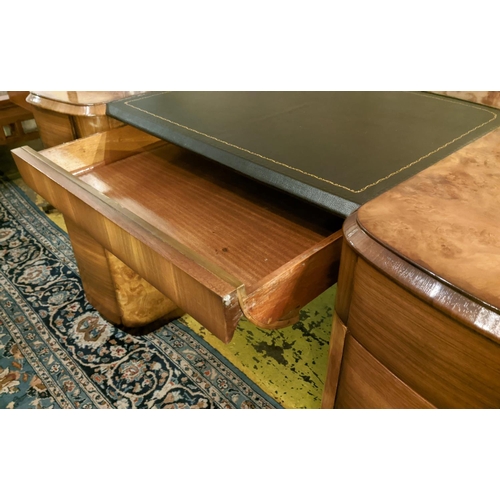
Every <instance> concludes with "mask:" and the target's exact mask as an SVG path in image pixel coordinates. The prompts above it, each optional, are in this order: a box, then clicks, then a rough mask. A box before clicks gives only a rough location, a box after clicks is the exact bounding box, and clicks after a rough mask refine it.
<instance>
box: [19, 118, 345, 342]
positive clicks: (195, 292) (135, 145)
mask: <svg viewBox="0 0 500 500" xmlns="http://www.w3.org/2000/svg"><path fill="white" fill-rule="evenodd" d="M13 154H14V157H15V159H16V163H17V165H18V168H19V170H20V172H21V175H22V176H23V178H24V180H25V182H26V183H27V184H28V185H30V187H32V188H33V189H34V190H35V191H37V192H38V193H40V195H41V196H43V197H44V198H45V199H47V200H48V201H49V202H50V203H52V204H53V205H54V206H55V207H56V208H58V209H59V210H60V211H61V212H62V213H63V214H64V216H65V218H67V219H69V220H70V221H71V223H72V224H73V225H76V226H78V228H79V229H80V230H82V231H84V232H85V233H86V234H88V235H89V237H91V238H92V239H93V240H95V242H96V243H97V244H98V245H100V246H102V248H103V249H105V250H106V251H108V252H111V253H112V254H114V255H115V256H117V257H118V258H119V259H120V260H122V261H123V262H124V263H125V264H126V265H127V266H129V267H130V268H131V269H133V270H134V271H135V272H137V273H138V274H139V275H140V276H141V277H143V278H144V279H145V280H146V281H148V282H149V283H151V284H152V285H153V286H154V287H156V288H157V289H158V290H160V291H161V292H162V293H163V294H165V295H166V296H167V297H168V298H169V299H171V300H172V301H173V302H175V304H177V305H178V306H179V307H180V308H181V309H183V310H184V311H186V312H188V313H189V314H191V315H192V316H193V317H194V318H195V319H197V320H198V321H199V322H200V323H202V324H203V325H204V326H205V327H206V328H207V329H208V330H210V331H211V332H212V333H214V334H215V335H217V336H218V337H219V338H221V339H222V340H223V341H225V342H228V341H230V340H231V338H232V335H233V332H234V329H235V327H236V324H237V322H238V320H239V319H240V317H241V315H242V314H245V315H246V316H247V317H248V319H250V320H251V321H253V322H254V323H255V324H257V325H258V326H261V327H264V328H280V327H284V326H287V325H289V324H292V323H294V322H295V321H296V320H297V319H298V313H299V310H300V309H301V308H302V307H303V306H304V305H306V304H307V303H308V302H309V301H311V300H312V299H314V298H315V297H316V296H317V295H319V294H320V293H322V292H323V291H324V290H326V289H327V288H328V287H330V286H331V285H333V284H334V283H335V282H336V279H337V273H338V265H339V260H340V250H341V239H342V232H341V231H340V228H341V225H342V222H343V221H342V219H339V218H337V217H335V216H333V215H331V214H329V213H327V212H324V211H322V210H321V209H319V208H317V207H314V206H312V205H309V204H306V203H305V202H302V201H300V200H298V199H295V198H293V197H291V196H289V195H286V194H284V193H282V192H280V191H278V190H275V189H273V188H270V187H267V186H264V185H262V184H259V183H257V182H255V181H253V180H251V179H248V178H247V177H244V176H242V175H240V174H238V173H236V172H234V171H232V170H231V169H228V168H226V167H224V166H222V165H220V164H218V163H215V162H212V161H210V160H207V159H205V158H203V157H201V156H199V155H196V154H194V153H191V152H188V151H187V150H185V149H183V148H180V147H177V146H175V145H173V144H169V143H166V142H163V141H159V140H158V139H156V138H155V137H153V136H150V135H148V134H145V133H143V132H140V131H139V130H137V129H134V128H131V127H128V126H125V127H121V128H118V129H114V130H110V131H107V132H103V133H100V134H95V135H93V136H90V137H87V138H84V139H80V140H77V141H73V142H70V143H67V144H63V145H61V146H57V147H54V148H51V149H48V150H45V151H42V152H41V153H36V152H35V151H33V150H31V149H30V148H27V147H24V148H19V149H17V150H14V151H13Z"/></svg>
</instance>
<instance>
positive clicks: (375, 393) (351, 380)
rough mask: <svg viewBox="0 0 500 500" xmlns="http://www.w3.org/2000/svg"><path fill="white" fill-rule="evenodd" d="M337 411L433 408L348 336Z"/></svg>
mask: <svg viewBox="0 0 500 500" xmlns="http://www.w3.org/2000/svg"><path fill="white" fill-rule="evenodd" d="M335 408H339V409H342V408H371V409H390V408H398V409H407V408H414V409H417V408H418V409H423V408H434V406H433V405H432V404H430V403H429V402H428V401H426V400H425V399H424V398H422V397H421V396H420V395H419V394H417V393H416V392H415V391H413V390H412V389H410V387H408V386H407V385H406V384H405V383H404V382H402V381H401V380H400V379H398V378H397V377H396V376H394V374H393V373H391V372H390V371H389V370H388V369H387V368H386V367H385V366H384V365H383V364H382V363H380V362H379V361H377V360H376V359H375V358H374V357H373V356H372V355H371V354H370V353H369V352H368V351H367V350H366V349H364V348H363V346H362V345H361V344H360V343H359V342H357V341H356V340H354V338H353V337H352V336H351V335H348V336H347V338H346V341H345V348H344V356H343V363H342V375H341V377H340V381H339V390H338V394H337V397H336V401H335Z"/></svg>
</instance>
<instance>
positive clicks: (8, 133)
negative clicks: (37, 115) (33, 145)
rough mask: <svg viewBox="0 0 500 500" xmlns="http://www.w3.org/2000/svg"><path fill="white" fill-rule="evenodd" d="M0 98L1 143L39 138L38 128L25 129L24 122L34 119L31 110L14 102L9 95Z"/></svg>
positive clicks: (13, 142)
mask: <svg viewBox="0 0 500 500" xmlns="http://www.w3.org/2000/svg"><path fill="white" fill-rule="evenodd" d="M3 97H4V98H3V99H2V100H0V145H7V144H15V143H19V142H22V141H30V140H33V139H37V138H38V130H36V129H35V130H27V129H26V130H25V127H24V126H23V124H25V122H27V121H28V120H32V119H33V115H32V113H31V112H30V111H28V110H26V109H25V108H22V107H20V106H18V105H17V104H15V103H14V102H12V101H11V100H10V98H9V97H8V96H3Z"/></svg>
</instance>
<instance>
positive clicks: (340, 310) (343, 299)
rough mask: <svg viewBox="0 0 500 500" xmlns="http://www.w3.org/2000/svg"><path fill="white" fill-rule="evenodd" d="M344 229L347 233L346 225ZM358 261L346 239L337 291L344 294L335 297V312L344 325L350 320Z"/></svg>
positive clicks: (343, 246)
mask: <svg viewBox="0 0 500 500" xmlns="http://www.w3.org/2000/svg"><path fill="white" fill-rule="evenodd" d="M343 229H344V231H345V225H344V228H343ZM347 236H349V235H347ZM357 260H358V256H357V254H356V253H355V252H353V251H352V249H351V247H350V245H349V244H348V243H347V242H346V239H345V238H343V239H342V252H341V259H340V269H339V278H338V283H337V290H342V293H337V294H336V296H335V311H336V314H338V316H339V318H340V319H341V320H342V322H343V323H344V324H346V323H347V319H348V318H349V307H350V306H351V296H352V286H353V278H354V269H355V268H356V264H357Z"/></svg>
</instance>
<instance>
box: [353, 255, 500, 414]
mask: <svg viewBox="0 0 500 500" xmlns="http://www.w3.org/2000/svg"><path fill="white" fill-rule="evenodd" d="M431 289H432V288H431V286H429V290H431ZM472 310H473V309H472ZM348 328H349V331H350V332H351V334H352V335H353V337H355V338H356V340H358V341H359V342H360V343H361V344H362V345H363V346H365V347H366V349H368V350H369V352H370V353H372V354H373V355H374V356H375V357H376V358H377V359H378V360H380V362H381V363H383V365H384V366H386V367H387V368H388V369H389V370H390V371H391V372H392V373H394V374H395V375H396V376H397V377H399V378H400V379H401V380H403V381H404V382H405V383H407V384H408V385H409V386H410V387H412V388H413V389H414V390H415V391H417V392H418V393H419V394H421V395H422V396H423V397H425V399H427V400H428V401H430V402H432V404H433V405H435V406H436V407H437V408H498V407H500V345H499V344H498V343H496V342H493V341H492V340H490V339H488V338H486V337H485V336H483V335H480V334H479V333H476V332H474V331H473V330H471V329H469V328H467V327H466V326H464V325H463V324H461V323H460V322H458V321H456V320H454V319H452V318H450V317H449V316H446V315H445V314H443V313H442V312H441V311H439V310H438V309H436V308H434V307H432V306H431V305H429V304H428V303H426V302H424V301H423V300H420V299H419V298H418V297H415V296H414V295H413V294H411V293H409V292H407V291H406V290H404V289H403V288H402V287H401V286H400V285H398V284H397V283H394V282H393V281H392V280H390V279H388V278H386V277H385V276H384V275H382V274H381V273H380V272H379V271H377V270H376V269H374V268H373V267H372V266H370V265H369V264H368V263H366V262H365V261H364V260H363V259H359V260H358V265H357V268H356V273H355V277H354V286H353V298H352V303H351V308H350V314H349V321H348Z"/></svg>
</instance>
